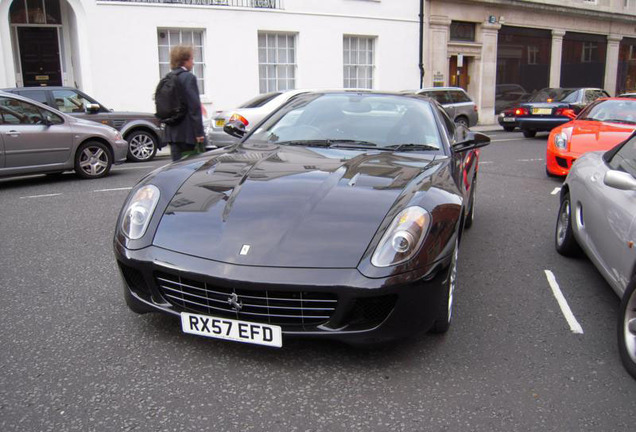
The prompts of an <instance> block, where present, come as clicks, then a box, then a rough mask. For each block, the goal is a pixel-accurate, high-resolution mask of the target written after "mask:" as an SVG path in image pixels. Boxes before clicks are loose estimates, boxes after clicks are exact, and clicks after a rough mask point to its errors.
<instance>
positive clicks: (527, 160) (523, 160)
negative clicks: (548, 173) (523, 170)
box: [517, 159, 545, 162]
mask: <svg viewBox="0 0 636 432" xmlns="http://www.w3.org/2000/svg"><path fill="white" fill-rule="evenodd" d="M544 160H545V159H517V162H543V161H544Z"/></svg>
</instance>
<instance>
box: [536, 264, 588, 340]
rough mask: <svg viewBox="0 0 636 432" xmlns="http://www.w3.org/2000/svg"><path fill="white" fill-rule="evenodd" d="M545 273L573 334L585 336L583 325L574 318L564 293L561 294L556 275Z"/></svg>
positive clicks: (546, 271)
mask: <svg viewBox="0 0 636 432" xmlns="http://www.w3.org/2000/svg"><path fill="white" fill-rule="evenodd" d="M544 271H545V275H546V277H547V278H548V283H549V284H550V288H552V294H554V297H555V298H556V299H557V302H558V303H559V306H560V307H561V312H563V315H564V316H565V319H566V320H567V321H568V324H569V325H570V329H571V330H572V333H576V334H583V327H581V324H579V322H578V321H577V320H576V318H575V317H574V314H573V313H572V310H571V309H570V306H568V302H567V301H566V300H565V297H564V296H563V293H562V292H561V289H560V288H559V284H558V283H557V281H556V278H555V277H554V273H552V272H551V271H550V270H544Z"/></svg>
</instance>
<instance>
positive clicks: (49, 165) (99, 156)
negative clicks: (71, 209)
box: [0, 91, 128, 179]
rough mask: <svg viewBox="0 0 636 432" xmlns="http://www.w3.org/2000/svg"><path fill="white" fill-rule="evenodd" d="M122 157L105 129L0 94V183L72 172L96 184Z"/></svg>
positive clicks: (122, 145)
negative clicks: (7, 178) (9, 178)
mask: <svg viewBox="0 0 636 432" xmlns="http://www.w3.org/2000/svg"><path fill="white" fill-rule="evenodd" d="M127 153H128V143H127V142H126V141H125V140H124V139H123V138H122V136H121V133H120V132H119V131H117V130H116V129H114V128H112V127H110V126H105V125H100V124H98V123H95V122H92V121H88V120H82V119H78V118H75V117H71V116H69V115H67V114H64V113H62V112H60V111H58V110H56V109H53V108H50V107H47V106H46V105H44V104H41V103H38V102H35V101H33V100H31V99H28V98H25V97H22V96H18V95H14V94H9V93H6V92H1V91H0V177H4V176H14V175H24V174H38V173H44V174H49V173H61V172H64V171H68V170H75V172H76V174H77V175H78V176H80V177H82V178H89V179H91V178H100V177H103V176H105V175H107V174H108V173H109V171H110V168H111V166H112V165H113V164H118V163H123V162H125V161H126V155H127Z"/></svg>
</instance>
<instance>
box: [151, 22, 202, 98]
mask: <svg viewBox="0 0 636 432" xmlns="http://www.w3.org/2000/svg"><path fill="white" fill-rule="evenodd" d="M157 40H158V47H159V76H160V77H164V76H166V74H167V73H168V72H170V50H171V49H172V48H173V47H175V46H177V45H188V46H191V47H192V48H193V49H194V68H193V69H192V73H193V74H194V76H196V77H197V85H198V86H199V93H201V94H203V93H205V58H204V57H203V30H197V29H174V28H163V29H161V28H160V29H157Z"/></svg>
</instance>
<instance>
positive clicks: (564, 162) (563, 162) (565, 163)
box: [556, 156, 568, 169]
mask: <svg viewBox="0 0 636 432" xmlns="http://www.w3.org/2000/svg"><path fill="white" fill-rule="evenodd" d="M556 162H557V164H558V165H559V166H560V167H561V168H565V169H567V168H568V161H567V160H565V159H563V158H560V157H558V156H557V158H556Z"/></svg>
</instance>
